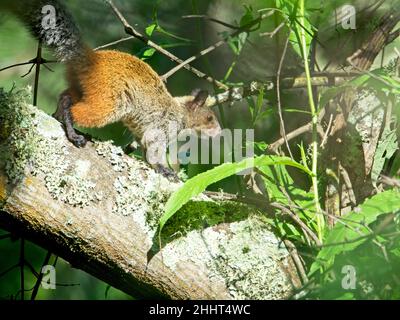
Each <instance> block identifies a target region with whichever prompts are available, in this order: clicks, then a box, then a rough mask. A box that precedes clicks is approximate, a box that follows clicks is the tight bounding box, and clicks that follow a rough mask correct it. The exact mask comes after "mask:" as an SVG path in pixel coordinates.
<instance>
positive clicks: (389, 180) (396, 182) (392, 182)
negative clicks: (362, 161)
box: [380, 174, 400, 188]
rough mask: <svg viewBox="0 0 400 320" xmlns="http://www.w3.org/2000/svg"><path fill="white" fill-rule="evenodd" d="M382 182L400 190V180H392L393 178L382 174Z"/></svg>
mask: <svg viewBox="0 0 400 320" xmlns="http://www.w3.org/2000/svg"><path fill="white" fill-rule="evenodd" d="M380 182H382V183H383V184H385V185H387V186H390V187H396V188H400V180H399V179H395V178H391V177H388V176H385V175H383V174H381V177H380Z"/></svg>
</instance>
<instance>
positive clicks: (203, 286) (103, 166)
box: [0, 90, 300, 299]
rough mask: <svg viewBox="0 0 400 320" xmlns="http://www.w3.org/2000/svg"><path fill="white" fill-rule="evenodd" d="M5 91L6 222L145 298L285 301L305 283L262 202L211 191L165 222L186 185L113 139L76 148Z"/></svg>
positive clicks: (2, 178)
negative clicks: (171, 200)
mask: <svg viewBox="0 0 400 320" xmlns="http://www.w3.org/2000/svg"><path fill="white" fill-rule="evenodd" d="M23 96H24V93H23V92H18V93H5V92H4V91H2V90H0V226H1V227H2V228H4V229H6V230H8V231H10V232H15V233H18V234H21V235H23V236H24V237H25V238H27V239H29V240H31V241H33V242H35V243H37V244H39V245H41V246H42V247H44V248H46V249H48V250H51V252H54V253H56V254H58V255H60V256H61V257H62V258H64V259H65V260H67V261H68V262H70V263H71V264H72V265H73V266H74V267H75V268H80V269H82V270H84V271H86V272H88V273H90V274H92V275H94V276H95V277H97V278H99V279H101V280H104V281H105V282H107V283H109V284H110V285H112V286H114V287H116V288H118V289H120V290H122V291H124V292H126V293H128V294H131V295H133V296H136V297H139V298H155V297H157V298H159V297H161V298H172V299H283V298H288V297H289V296H290V295H291V294H292V292H293V289H294V288H295V287H297V286H299V285H300V281H299V277H298V275H297V272H296V268H295V266H294V264H293V261H292V259H291V257H290V254H289V252H288V251H287V249H286V248H285V247H284V244H283V243H282V241H280V240H279V239H278V238H277V237H276V236H275V235H274V233H273V232H272V231H271V229H270V228H269V227H268V224H267V223H266V222H265V218H264V217H263V214H262V213H260V212H259V211H258V210H257V209H256V208H253V207H249V206H246V205H244V204H240V203H236V202H229V201H226V200H215V199H214V200H212V199H210V198H208V197H207V196H205V195H201V196H199V197H198V198H196V199H194V200H193V201H191V202H190V203H189V204H187V205H186V206H185V207H184V208H182V209H181V210H180V211H179V212H178V213H177V214H176V216H175V217H174V218H173V219H172V221H171V222H170V223H168V224H167V226H166V227H165V231H163V236H162V239H161V240H162V249H161V250H160V249H159V245H158V244H159V242H158V232H157V228H158V219H159V217H160V216H161V215H162V213H163V210H164V204H165V202H166V201H167V199H168V197H169V196H170V194H171V193H172V192H173V191H174V190H176V189H177V188H178V187H179V186H180V184H174V183H171V182H169V181H168V180H167V179H165V178H164V177H162V176H160V175H159V174H157V173H155V172H154V171H153V170H152V169H151V168H149V167H148V165H147V164H145V163H144V162H142V161H139V160H136V159H133V158H131V157H128V156H127V155H125V154H124V153H123V152H122V150H121V149H120V148H119V147H116V146H114V145H113V144H112V143H110V142H93V143H89V144H88V146H87V147H85V148H83V149H78V148H75V147H74V146H73V145H72V144H70V143H69V142H68V141H67V139H66V138H65V134H64V131H63V129H62V127H61V125H60V124H59V123H58V122H57V121H56V120H55V119H53V118H51V117H49V116H48V115H46V114H44V113H43V112H41V111H39V110H38V109H36V108H35V107H32V106H30V105H28V104H26V103H25V102H24V99H25V98H24V97H23Z"/></svg>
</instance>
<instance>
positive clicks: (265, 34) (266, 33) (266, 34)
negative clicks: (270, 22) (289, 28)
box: [260, 22, 285, 38]
mask: <svg viewBox="0 0 400 320" xmlns="http://www.w3.org/2000/svg"><path fill="white" fill-rule="evenodd" d="M284 26H285V23H284V22H281V24H280V25H278V26H277V27H276V28H275V29H274V30H273V31H271V32H264V33H260V37H265V36H268V37H270V38H273V37H274V36H275V35H276V34H277V33H278V32H279V30H281V29H282V28H283V27H284Z"/></svg>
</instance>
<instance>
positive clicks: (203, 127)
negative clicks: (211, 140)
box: [175, 89, 221, 137]
mask: <svg viewBox="0 0 400 320" xmlns="http://www.w3.org/2000/svg"><path fill="white" fill-rule="evenodd" d="M175 100H176V101H177V102H178V103H179V104H180V105H181V106H182V107H183V108H185V109H186V112H185V113H186V115H187V119H186V123H187V125H188V128H190V129H194V130H195V131H196V132H197V133H198V134H201V133H203V134H205V135H207V136H210V137H216V136H218V135H219V134H220V133H221V126H220V124H219V122H218V118H217V116H216V115H215V113H214V112H213V111H212V110H211V109H210V107H209V106H208V104H207V100H208V92H207V91H205V90H200V89H196V90H194V91H193V92H192V93H191V95H190V96H184V97H178V98H175Z"/></svg>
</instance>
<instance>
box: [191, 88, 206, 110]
mask: <svg viewBox="0 0 400 320" xmlns="http://www.w3.org/2000/svg"><path fill="white" fill-rule="evenodd" d="M192 96H194V99H193V100H192V101H190V102H189V103H188V104H187V106H188V108H189V109H190V110H193V111H194V110H196V109H197V108H199V107H202V106H203V105H204V104H205V103H206V101H207V98H208V91H207V90H200V89H195V90H193V91H192Z"/></svg>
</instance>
